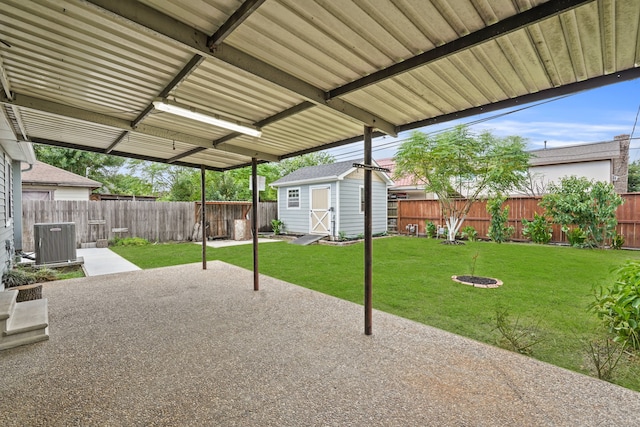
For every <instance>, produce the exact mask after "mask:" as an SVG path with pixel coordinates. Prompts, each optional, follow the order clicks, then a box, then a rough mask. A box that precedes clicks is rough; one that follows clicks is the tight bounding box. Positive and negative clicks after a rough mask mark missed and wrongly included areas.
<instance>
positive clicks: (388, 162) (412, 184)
mask: <svg viewBox="0 0 640 427" xmlns="http://www.w3.org/2000/svg"><path fill="white" fill-rule="evenodd" d="M377 163H378V164H379V165H380V167H382V168H386V169H389V176H390V177H391V179H392V180H393V184H392V185H391V186H390V187H389V200H402V199H411V200H424V199H434V198H435V196H434V195H433V193H426V192H425V191H424V182H422V181H420V180H416V179H414V177H413V176H403V177H400V178H395V177H394V172H395V169H396V163H395V162H394V161H393V159H381V160H378V161H377Z"/></svg>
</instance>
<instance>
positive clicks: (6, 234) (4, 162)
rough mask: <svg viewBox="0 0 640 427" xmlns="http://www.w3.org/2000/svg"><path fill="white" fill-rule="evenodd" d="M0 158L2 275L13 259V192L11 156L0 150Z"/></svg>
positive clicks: (0, 247) (0, 266)
mask: <svg viewBox="0 0 640 427" xmlns="http://www.w3.org/2000/svg"><path fill="white" fill-rule="evenodd" d="M0 160H1V161H0V163H1V165H0V205H1V206H0V245H1V246H0V275H3V274H4V272H5V271H7V270H8V269H9V267H10V265H11V262H12V259H13V200H12V194H13V192H12V191H11V179H12V171H11V158H10V157H9V156H7V154H6V153H5V152H4V151H1V150H0ZM5 242H10V243H11V244H10V245H6V244H5ZM0 289H4V285H1V284H0Z"/></svg>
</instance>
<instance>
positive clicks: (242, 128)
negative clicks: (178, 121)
mask: <svg viewBox="0 0 640 427" xmlns="http://www.w3.org/2000/svg"><path fill="white" fill-rule="evenodd" d="M153 107H154V108H155V109H156V110H160V111H165V112H167V113H171V114H175V115H176V116H181V117H185V118H187V119H192V120H197V121H199V122H202V123H208V124H210V125H213V126H217V127H221V128H225V129H229V130H232V131H235V132H240V133H244V134H245V135H250V136H255V137H257V138H259V137H260V136H262V131H260V129H256V128H252V127H250V126H246V125H240V124H237V123H233V122H231V121H228V120H223V119H219V118H217V117H213V116H210V115H207V114H203V113H199V112H197V111H195V109H193V108H189V107H182V106H179V105H176V104H175V103H173V102H172V103H169V101H168V100H166V99H157V100H155V101H153Z"/></svg>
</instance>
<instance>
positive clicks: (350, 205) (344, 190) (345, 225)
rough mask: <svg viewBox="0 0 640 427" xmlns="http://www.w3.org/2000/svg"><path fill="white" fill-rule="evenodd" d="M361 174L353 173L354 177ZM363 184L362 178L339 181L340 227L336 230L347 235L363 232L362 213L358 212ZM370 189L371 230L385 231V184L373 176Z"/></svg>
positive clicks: (353, 235)
mask: <svg viewBox="0 0 640 427" xmlns="http://www.w3.org/2000/svg"><path fill="white" fill-rule="evenodd" d="M350 176H354V175H350ZM363 176H364V175H363V174H360V176H358V175H355V176H354V178H356V177H357V178H363ZM374 176H375V174H374ZM363 185H364V179H345V180H343V181H341V183H340V207H339V212H340V229H339V230H337V231H338V232H343V233H344V234H345V235H346V236H347V237H356V236H358V235H361V234H364V214H363V213H361V212H360V187H362V186H363ZM372 190H373V196H372V197H373V202H372V206H373V217H372V232H373V234H379V233H384V232H386V231H387V186H386V184H385V183H384V182H383V181H381V180H379V179H378V180H376V179H375V178H374V180H373V182H372Z"/></svg>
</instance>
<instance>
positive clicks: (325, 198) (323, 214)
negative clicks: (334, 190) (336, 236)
mask: <svg viewBox="0 0 640 427" xmlns="http://www.w3.org/2000/svg"><path fill="white" fill-rule="evenodd" d="M330 198H331V187H329V186H327V187H312V188H311V221H310V224H309V225H310V227H309V233H311V234H331V210H330V209H329V205H330V204H331V202H330Z"/></svg>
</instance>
